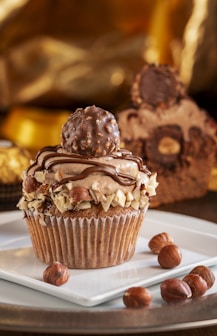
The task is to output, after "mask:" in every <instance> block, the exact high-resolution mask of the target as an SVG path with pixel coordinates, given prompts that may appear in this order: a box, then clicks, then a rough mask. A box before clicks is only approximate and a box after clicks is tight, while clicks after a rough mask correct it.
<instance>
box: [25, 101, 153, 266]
mask: <svg viewBox="0 0 217 336" xmlns="http://www.w3.org/2000/svg"><path fill="white" fill-rule="evenodd" d="M156 186H157V182H156V174H155V173H153V174H152V173H150V171H149V170H148V169H147V167H146V166H144V165H143V161H142V160H141V158H139V157H136V156H133V155H132V154H131V153H130V152H129V151H127V150H124V149H120V135H119V129H118V125H117V122H116V119H115V118H114V116H113V115H112V114H111V113H110V112H108V111H105V110H103V109H101V108H99V107H96V106H89V107H86V108H85V109H83V108H78V109H77V110H76V111H75V112H74V113H73V114H71V115H70V116H69V118H68V120H67V122H66V123H65V124H64V125H63V128H62V134H61V144H60V145H58V146H55V147H45V148H43V149H42V150H40V151H39V153H38V154H37V156H36V158H35V161H34V162H33V163H32V164H31V165H30V167H29V168H28V169H27V170H26V172H25V175H24V180H23V197H22V198H21V200H20V202H19V208H20V209H22V210H23V211H24V215H25V219H26V222H27V225H28V228H29V232H30V236H31V239H32V244H33V249H34V251H35V254H36V256H37V257H38V258H39V259H40V260H41V261H43V262H45V263H47V264H50V263H52V262H54V261H59V262H61V263H64V264H65V265H67V266H68V267H69V268H80V269H89V268H101V267H108V266H114V265H118V264H121V263H123V262H125V261H127V260H129V259H130V258H131V257H132V256H133V254H134V251H135V245H136V241H137V237H138V233H139V230H140V227H141V223H142V221H143V218H144V215H145V212H146V211H147V209H148V206H149V202H150V199H151V197H152V196H154V195H155V188H156Z"/></svg>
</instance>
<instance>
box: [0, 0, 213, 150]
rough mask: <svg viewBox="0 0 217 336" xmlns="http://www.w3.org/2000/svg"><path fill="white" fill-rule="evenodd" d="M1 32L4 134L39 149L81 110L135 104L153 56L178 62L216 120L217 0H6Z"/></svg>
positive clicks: (0, 9)
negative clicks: (135, 86)
mask: <svg viewBox="0 0 217 336" xmlns="http://www.w3.org/2000/svg"><path fill="white" fill-rule="evenodd" d="M0 35H1V38H0V121H1V126H0V137H1V138H6V139H10V140H12V141H14V142H15V143H17V144H18V145H20V146H24V147H26V148H29V149H30V150H31V151H37V150H38V149H39V148H40V147H41V146H43V145H48V144H50V145H55V144H57V143H59V132H60V129H61V125H62V124H63V122H64V121H65V120H66V117H67V115H68V114H69V113H70V111H73V110H74V109H75V108H77V107H82V106H87V105H91V104H95V105H98V106H100V107H103V108H106V109H109V110H110V111H112V112H113V113H118V111H119V110H121V109H122V108H123V107H126V106H127V104H128V102H129V98H130V95H129V89H130V84H131V81H132V78H133V76H134V74H135V72H137V71H138V70H139V69H140V68H141V67H142V66H143V65H144V62H158V63H168V64H171V65H173V66H175V67H177V68H178V70H179V72H180V76H181V78H182V80H183V81H184V82H185V84H186V85H187V87H188V94H189V95H190V96H192V97H194V99H195V100H196V101H197V102H198V104H199V105H200V106H201V107H204V108H206V109H207V110H209V112H210V113H211V114H212V115H213V117H214V118H215V119H216V118H217V112H216V105H217V104H216V102H217V99H216V97H217V1H215V0H134V1H132V0H94V1H92V0H82V1H80V0H37V1H34V0H0Z"/></svg>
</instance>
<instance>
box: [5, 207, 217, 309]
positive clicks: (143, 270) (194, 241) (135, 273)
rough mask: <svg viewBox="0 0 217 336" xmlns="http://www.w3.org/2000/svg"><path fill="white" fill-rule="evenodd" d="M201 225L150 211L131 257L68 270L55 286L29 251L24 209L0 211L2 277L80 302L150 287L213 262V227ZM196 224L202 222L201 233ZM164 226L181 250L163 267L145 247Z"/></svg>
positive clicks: (215, 232) (93, 302) (215, 236)
mask: <svg viewBox="0 0 217 336" xmlns="http://www.w3.org/2000/svg"><path fill="white" fill-rule="evenodd" d="M174 219H175V220H174ZM185 219H186V220H185ZM192 224H193V225H192ZM195 224H197V225H198V229H197V226H196V225H195ZM204 225H206V221H202V220H198V219H195V218H193V217H192V218H191V217H188V216H170V214H168V215H167V214H163V213H162V212H161V211H157V210H149V211H148V214H147V215H146V218H145V220H144V222H143V225H142V228H141V231H140V235H139V239H138V242H137V247H136V252H135V255H134V257H133V258H132V259H131V260H130V261H128V262H126V263H124V264H122V265H118V266H113V267H109V268H103V269H98V270H70V273H71V276H70V279H69V281H68V282H67V283H66V284H64V285H63V286H61V287H56V286H53V285H50V284H47V283H45V282H43V280H42V275H43V271H44V269H45V268H46V265H45V264H43V263H41V262H40V261H38V260H37V259H36V257H35V255H34V253H33V250H32V247H31V242H30V239H29V236H28V232H27V229H26V225H25V223H24V221H23V220H22V213H21V212H17V211H15V212H13V213H8V214H7V213H4V214H1V215H0V278H2V279H5V280H8V281H11V282H14V283H17V284H20V285H24V286H27V287H29V288H32V289H35V290H38V291H41V292H44V293H47V294H50V295H53V296H56V297H59V298H62V299H65V300H67V301H70V302H73V303H76V304H79V305H82V306H86V307H91V306H96V305H98V304H100V303H103V302H106V301H109V300H111V299H113V298H115V297H117V296H120V295H122V293H123V291H124V290H125V289H127V288H129V287H131V286H146V287H148V286H151V285H154V284H157V283H160V282H161V281H163V280H164V279H166V278H169V277H177V276H180V275H182V274H184V273H186V272H188V271H190V270H191V269H192V268H193V267H194V266H195V265H198V264H203V265H207V266H213V265H216V264H217V256H216V255H217V253H216V252H217V249H216V246H217V244H216V243H217V226H216V227H215V226H212V230H209V231H207V232H209V233H206V230H204ZM207 225H208V226H209V222H207ZM200 227H203V231H202V232H201V231H200ZM163 231H164V232H165V231H166V232H168V233H169V234H170V235H171V236H172V237H173V238H174V240H175V243H176V244H177V245H178V246H179V247H180V249H181V251H182V262H181V264H180V266H178V267H176V268H174V269H169V270H166V269H162V268H161V267H160V266H159V264H158V262H157V256H156V255H154V254H152V253H151V252H150V250H149V248H148V241H149V239H150V238H151V237H152V236H153V235H155V234H157V233H160V232H163Z"/></svg>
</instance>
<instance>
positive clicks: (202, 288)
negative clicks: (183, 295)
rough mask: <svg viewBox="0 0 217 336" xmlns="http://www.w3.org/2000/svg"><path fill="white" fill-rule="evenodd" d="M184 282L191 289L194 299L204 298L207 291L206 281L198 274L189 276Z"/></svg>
mask: <svg viewBox="0 0 217 336" xmlns="http://www.w3.org/2000/svg"><path fill="white" fill-rule="evenodd" d="M183 281H185V282H186V283H187V284H188V285H189V287H190V288H191V292H192V297H199V296H202V295H203V294H204V293H205V292H206V291H207V283H206V281H205V280H204V279H203V278H202V277H201V276H200V275H198V274H187V275H186V276H185V277H184V278H183Z"/></svg>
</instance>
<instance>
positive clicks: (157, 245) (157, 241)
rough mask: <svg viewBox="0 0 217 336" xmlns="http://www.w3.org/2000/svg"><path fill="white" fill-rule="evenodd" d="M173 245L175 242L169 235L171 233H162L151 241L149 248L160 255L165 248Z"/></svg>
mask: <svg viewBox="0 0 217 336" xmlns="http://www.w3.org/2000/svg"><path fill="white" fill-rule="evenodd" d="M173 243H174V240H173V238H172V237H171V236H170V235H169V233H167V232H161V233H158V234H157V235H155V236H153V237H152V238H151V239H150V241H149V243H148V247H149V248H150V250H151V251H152V252H153V253H155V254H158V253H159V252H160V250H161V249H162V248H163V247H164V246H166V245H170V244H173Z"/></svg>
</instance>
